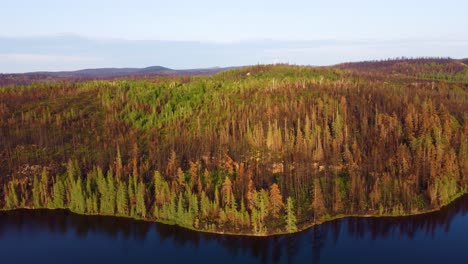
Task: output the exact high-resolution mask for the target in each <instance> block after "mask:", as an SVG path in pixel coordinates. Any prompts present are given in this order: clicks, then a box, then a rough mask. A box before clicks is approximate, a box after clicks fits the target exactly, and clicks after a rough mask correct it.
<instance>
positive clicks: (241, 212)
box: [0, 59, 468, 235]
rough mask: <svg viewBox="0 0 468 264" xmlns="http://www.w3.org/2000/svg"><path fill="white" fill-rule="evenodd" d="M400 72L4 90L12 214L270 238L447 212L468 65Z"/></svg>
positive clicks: (3, 143)
mask: <svg viewBox="0 0 468 264" xmlns="http://www.w3.org/2000/svg"><path fill="white" fill-rule="evenodd" d="M391 62H392V63H389V62H372V63H370V64H371V65H369V63H368V64H365V63H364V64H362V63H361V64H343V65H338V66H336V67H303V66H289V65H258V66H252V67H246V68H242V69H235V70H229V71H224V72H220V73H218V74H216V75H213V76H198V77H195V76H192V77H190V76H184V77H154V78H148V79H131V80H130V79H128V80H109V81H105V80H103V81H88V82H73V83H72V82H61V83H55V84H45V83H42V84H32V85H29V86H9V87H4V88H0V89H1V90H0V128H1V130H0V133H1V134H0V168H1V170H0V186H2V187H0V197H4V199H2V201H1V202H0V207H3V208H5V209H12V208H18V207H27V208H43V207H46V208H69V209H70V210H72V211H74V212H77V213H83V214H102V215H117V216H130V217H134V218H142V219H148V220H156V221H161V222H166V223H176V224H178V225H181V226H184V227H188V228H193V229H197V230H203V231H210V232H228V233H239V234H240V233H242V234H257V235H265V234H273V233H281V232H293V231H297V230H298V229H301V228H304V227H307V226H310V225H311V224H312V223H317V222H321V221H324V220H327V219H330V218H333V217H336V216H341V215H404V214H413V213H418V212H424V211H427V210H431V209H437V208H439V207H440V206H442V205H444V204H446V203H448V202H450V201H451V200H453V199H454V198H455V197H456V196H458V195H460V194H462V193H465V192H467V191H468V74H467V73H468V66H467V65H465V64H463V63H462V62H461V61H455V60H450V59H447V60H445V59H444V60H434V59H432V60H429V59H422V60H403V61H397V62H396V61H391ZM395 65H396V66H395Z"/></svg>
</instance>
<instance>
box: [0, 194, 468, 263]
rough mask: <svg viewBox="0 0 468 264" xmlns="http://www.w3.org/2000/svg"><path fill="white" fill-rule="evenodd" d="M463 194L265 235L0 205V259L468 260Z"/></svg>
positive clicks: (466, 205)
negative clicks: (439, 203) (446, 202)
mask: <svg viewBox="0 0 468 264" xmlns="http://www.w3.org/2000/svg"><path fill="white" fill-rule="evenodd" d="M467 212H468V196H465V197H463V198H461V199H459V200H457V201H456V202H455V203H453V204H451V205H450V206H448V207H445V208H443V209H442V210H441V211H438V212H435V213H430V214H426V215H419V216H412V217H397V218H347V219H341V220H337V221H333V222H329V223H325V224H323V225H320V226H317V227H314V228H311V229H308V230H307V231H304V232H301V233H299V234H294V235H286V236H273V237H268V238H259V237H240V236H224V235H210V234H202V233H197V232H193V231H188V230H185V229H182V228H178V227H174V226H167V225H162V224H155V223H145V222H138V221H133V220H128V219H119V218H112V217H95V216H80V215H75V214H72V213H68V212H66V211H47V210H41V211H28V210H17V211H12V212H1V213H0V263H97V262H101V263H102V262H105V263H112V262H113V263H120V262H128V263H140V262H153V263H167V262H169V263H200V262H205V263H213V262H218V263H222V264H225V263H259V262H260V263H392V264H395V263H447V264H448V263H468V214H467Z"/></svg>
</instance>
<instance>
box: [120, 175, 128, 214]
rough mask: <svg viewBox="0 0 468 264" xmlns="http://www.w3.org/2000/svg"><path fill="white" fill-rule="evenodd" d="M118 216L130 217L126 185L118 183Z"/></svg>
mask: <svg viewBox="0 0 468 264" xmlns="http://www.w3.org/2000/svg"><path fill="white" fill-rule="evenodd" d="M117 214H119V215H128V196H127V187H126V184H125V183H123V182H122V181H119V182H118V187H117Z"/></svg>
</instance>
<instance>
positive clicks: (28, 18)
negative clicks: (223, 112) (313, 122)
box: [0, 0, 468, 73]
mask: <svg viewBox="0 0 468 264" xmlns="http://www.w3.org/2000/svg"><path fill="white" fill-rule="evenodd" d="M1 9H2V15H1V16H0V72H3V73H9V72H29V71H42V70H47V71H58V70H76V69H82V68H96V67H145V66H151V65H161V66H166V67H171V68H175V69H187V68H206V67H216V66H219V67H224V66H239V65H249V64H258V63H276V62H285V63H290V64H301V65H330V64H336V63H340V62H346V61H359V60H371V59H372V60H373V59H386V58H395V57H401V56H406V57H420V56H438V57H454V58H462V57H468V19H467V18H466V10H468V1H466V0H444V1H440V0H437V1H434V0H426V1H421V0H413V1H409V0H405V1H401V0H392V1H381V0H373V1H370V0H353V1H349V0H341V1H340V0H309V1H306V0H283V1H275V0H269V1H263V0H258V1H255V0H236V1H222V0H199V1H196V0H192V1H182V0H170V1H169V0H164V1H159V0H156V1H154V0H152V1H151V0H132V1H123V0H101V1H99V0H80V1H67V0H61V1H60V0H56V1H54V0H41V1H36V0H2V1H1Z"/></svg>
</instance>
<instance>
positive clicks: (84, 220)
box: [0, 195, 468, 262]
mask: <svg viewBox="0 0 468 264" xmlns="http://www.w3.org/2000/svg"><path fill="white" fill-rule="evenodd" d="M467 212H468V195H465V196H463V197H462V198H459V199H457V200H456V201H455V202H453V203H452V204H450V205H449V206H446V207H444V208H442V209H441V210H440V211H437V212H433V213H428V214H423V215H416V216H407V217H382V218H372V217H370V218H359V217H349V218H344V219H339V220H334V221H331V222H327V223H324V224H322V225H319V226H315V227H313V228H310V229H307V230H305V231H303V232H300V233H297V234H291V235H277V236H270V237H247V236H231V235H216V234H206V233H200V232H196V231H191V230H187V229H184V228H180V227H177V226H171V225H164V224H159V223H150V222H143V221H135V220H131V219H126V218H117V217H103V216H85V215H77V214H74V213H71V212H69V211H66V210H53V211H51V210H24V209H20V210H14V211H6V212H0V239H2V237H3V236H4V235H5V233H6V232H8V231H9V230H14V229H16V230H17V231H19V232H22V233H27V232H28V231H30V230H37V229H40V230H43V229H46V230H47V231H48V232H49V233H51V234H69V233H72V234H73V233H74V234H75V235H76V236H77V237H80V238H86V237H87V236H88V235H89V234H98V235H101V236H102V235H104V236H107V237H108V238H110V239H121V240H134V241H136V242H139V243H144V242H145V241H146V240H148V239H153V240H154V239H157V240H159V241H161V242H166V243H171V244H172V245H173V246H174V247H176V248H177V247H185V246H191V247H195V248H199V247H201V246H203V245H204V243H207V242H210V243H217V244H219V245H221V246H222V247H223V248H225V249H226V250H227V251H228V252H229V254H232V255H237V254H247V255H249V256H251V257H255V258H257V259H259V260H261V261H263V262H278V261H280V259H286V260H291V259H292V258H293V257H294V256H295V255H296V254H297V252H298V251H299V250H300V248H303V247H307V248H310V247H309V246H305V245H310V246H311V247H312V253H313V258H314V260H315V261H318V260H319V258H320V252H321V250H322V248H323V247H324V246H325V245H326V243H338V241H339V240H340V236H348V237H350V238H352V239H364V238H365V239H370V240H377V239H385V238H389V237H396V238H406V239H413V238H414V237H415V235H416V234H418V235H420V234H422V235H425V236H426V237H433V236H434V234H435V231H436V230H438V229H440V230H444V232H448V231H449V230H450V225H451V222H452V221H453V219H454V218H455V217H456V216H458V215H464V214H466V213H467Z"/></svg>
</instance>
